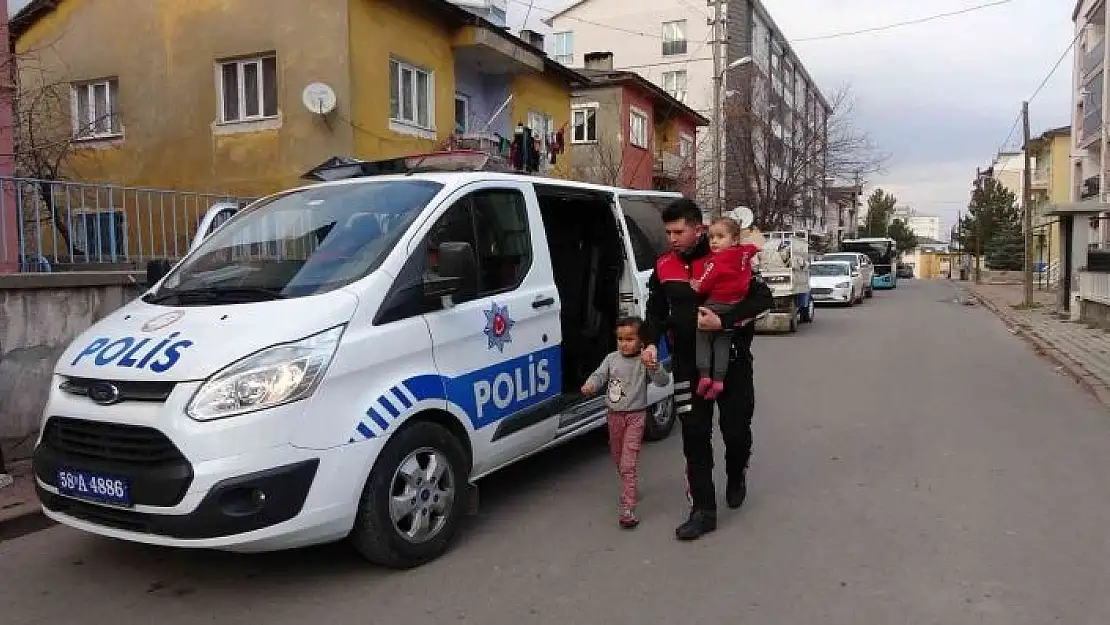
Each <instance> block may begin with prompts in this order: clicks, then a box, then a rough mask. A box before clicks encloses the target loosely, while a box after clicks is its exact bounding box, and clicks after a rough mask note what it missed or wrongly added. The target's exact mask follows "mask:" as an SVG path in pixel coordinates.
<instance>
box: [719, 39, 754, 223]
mask: <svg viewBox="0 0 1110 625" xmlns="http://www.w3.org/2000/svg"><path fill="white" fill-rule="evenodd" d="M720 54H721V52H720V47H719V46H715V47H714V54H713V59H714V60H715V61H716V64H715V65H716V67H720V58H721V57H720ZM751 62H752V57H750V56H743V57H740V58H738V59H736V60H735V61H733V62H731V63H729V64H728V65H727V66H725V68H724V69H723V70H718V71H717V72H716V73H715V75H714V76H713V81H714V83H715V85H714V89H713V161H714V167H715V169H714V171H715V172H716V175H715V176H714V177H715V178H716V180H715V184H714V186H715V188H716V196H714V198H713V202H714V204H715V206H714V207H713V208H714V212H715V213H716V214H717V215H720V214H721V208H722V206H723V205H724V202H723V198H722V197H721V181H722V175H723V173H724V171H723V169H724V168H723V167H722V165H721V160H722V157H723V155H722V154H721V133H722V132H723V131H724V129H723V128H721V82H722V81H723V80H724V77H725V73H726V72H728V71H730V70H734V69H736V68H737V67H740V66H742V65H747V64H749V63H751Z"/></svg>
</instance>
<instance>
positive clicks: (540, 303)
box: [532, 297, 555, 308]
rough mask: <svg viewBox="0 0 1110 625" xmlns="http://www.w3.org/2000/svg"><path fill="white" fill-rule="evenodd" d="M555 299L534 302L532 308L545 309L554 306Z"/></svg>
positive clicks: (548, 298)
mask: <svg viewBox="0 0 1110 625" xmlns="http://www.w3.org/2000/svg"><path fill="white" fill-rule="evenodd" d="M554 305H555V298H554V297H541V298H538V299H535V300H533V301H532V308H543V307H544V306H554Z"/></svg>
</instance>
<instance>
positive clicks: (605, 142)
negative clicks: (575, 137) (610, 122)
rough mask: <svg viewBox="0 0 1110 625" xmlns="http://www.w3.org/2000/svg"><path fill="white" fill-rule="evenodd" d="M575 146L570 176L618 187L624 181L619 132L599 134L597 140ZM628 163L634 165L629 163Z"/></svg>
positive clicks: (622, 149) (583, 180) (621, 144)
mask: <svg viewBox="0 0 1110 625" xmlns="http://www.w3.org/2000/svg"><path fill="white" fill-rule="evenodd" d="M574 147H575V153H574V162H573V164H572V165H571V178H572V179H574V180H581V181H582V182H592V183H594V184H602V185H608V186H614V187H618V186H621V185H622V184H623V181H624V167H625V162H624V145H623V142H622V141H621V136H620V134H619V133H618V134H616V135H613V136H610V135H600V136H598V138H597V141H595V142H593V143H589V144H585V145H583V144H578V145H576V146H574ZM630 165H635V164H634V163H630Z"/></svg>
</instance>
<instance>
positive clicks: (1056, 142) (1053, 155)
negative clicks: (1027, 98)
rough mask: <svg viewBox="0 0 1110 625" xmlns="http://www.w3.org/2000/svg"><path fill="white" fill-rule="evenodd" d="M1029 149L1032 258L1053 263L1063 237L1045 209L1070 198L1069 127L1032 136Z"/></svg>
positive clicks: (1055, 261) (1058, 257)
mask: <svg viewBox="0 0 1110 625" xmlns="http://www.w3.org/2000/svg"><path fill="white" fill-rule="evenodd" d="M1028 149H1029V156H1030V158H1031V160H1032V165H1031V166H1032V176H1031V180H1030V187H1031V189H1032V192H1033V202H1034V204H1033V205H1034V213H1033V215H1034V218H1033V228H1034V229H1033V233H1034V246H1035V247H1034V250H1033V252H1034V260H1035V261H1044V262H1045V263H1048V264H1049V265H1050V266H1052V265H1056V264H1058V263H1059V261H1060V241H1061V240H1062V239H1061V238H1060V229H1059V224H1058V223H1057V220H1056V219H1055V218H1052V217H1046V216H1045V215H1044V212H1045V211H1046V210H1047V209H1048V207H1049V206H1051V205H1053V204H1065V203H1067V202H1069V201H1070V200H1071V188H1070V185H1071V175H1070V171H1069V167H1070V161H1071V157H1070V149H1071V127H1070V126H1064V127H1061V128H1054V129H1052V130H1049V131H1047V132H1045V133H1044V134H1042V135H1040V136H1039V137H1035V138H1033V139H1031V140H1030V141H1029V146H1028ZM1019 197H1020V195H1019ZM1053 278H1055V275H1054V274H1053Z"/></svg>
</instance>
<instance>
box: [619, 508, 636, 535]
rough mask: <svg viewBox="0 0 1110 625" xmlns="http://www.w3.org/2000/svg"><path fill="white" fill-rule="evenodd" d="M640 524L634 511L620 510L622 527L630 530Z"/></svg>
mask: <svg viewBox="0 0 1110 625" xmlns="http://www.w3.org/2000/svg"><path fill="white" fill-rule="evenodd" d="M639 524H640V519H638V518H636V513H635V512H633V511H631V510H622V511H621V514H620V526H621V528H623V529H626V530H630V529H633V528H635V527H636V526H637V525H639Z"/></svg>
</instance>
